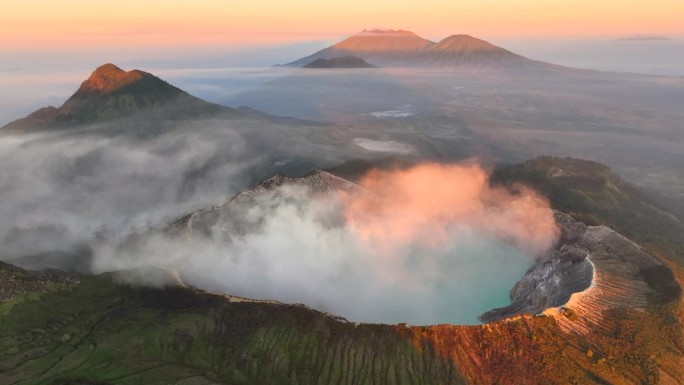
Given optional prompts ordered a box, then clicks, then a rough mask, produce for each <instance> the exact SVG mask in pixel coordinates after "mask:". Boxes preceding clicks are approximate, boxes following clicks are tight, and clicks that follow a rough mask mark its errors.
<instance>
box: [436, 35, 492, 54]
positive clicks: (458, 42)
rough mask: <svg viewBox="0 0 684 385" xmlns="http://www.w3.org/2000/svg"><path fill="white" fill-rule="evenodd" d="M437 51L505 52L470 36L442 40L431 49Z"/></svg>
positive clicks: (456, 36)
mask: <svg viewBox="0 0 684 385" xmlns="http://www.w3.org/2000/svg"><path fill="white" fill-rule="evenodd" d="M430 49H431V50H435V51H458V52H469V51H470V52H473V51H503V50H504V49H503V48H501V47H497V46H495V45H494V44H491V43H489V42H488V41H485V40H482V39H478V38H476V37H473V36H470V35H464V34H459V35H451V36H449V37H446V38H444V39H442V40H441V41H440V42H439V43H437V44H435V45H434V46H432V47H431V48H430Z"/></svg>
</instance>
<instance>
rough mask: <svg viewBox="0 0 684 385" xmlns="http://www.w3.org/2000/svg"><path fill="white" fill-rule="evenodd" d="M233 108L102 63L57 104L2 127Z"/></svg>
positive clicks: (57, 125) (183, 114)
mask: <svg viewBox="0 0 684 385" xmlns="http://www.w3.org/2000/svg"><path fill="white" fill-rule="evenodd" d="M222 111H234V110H232V109H230V108H228V107H222V106H219V105H215V104H212V103H209V102H206V101H204V100H201V99H199V98H196V97H194V96H192V95H190V94H188V93H187V92H185V91H183V90H181V89H179V88H176V87H174V86H172V85H171V84H169V83H167V82H165V81H163V80H161V79H160V78H158V77H156V76H154V75H152V74H150V73H147V72H144V71H140V70H132V71H124V70H122V69H121V68H119V67H117V66H115V65H114V64H109V63H108V64H104V65H102V66H100V67H98V68H97V69H95V71H93V73H92V74H91V75H90V77H89V78H88V79H86V80H85V81H84V82H83V83H81V86H80V87H79V88H78V90H77V91H76V92H75V93H74V94H73V95H72V96H71V97H70V98H69V99H67V101H66V102H64V104H63V105H62V106H61V107H59V108H56V107H44V108H41V109H39V110H38V111H36V112H34V113H32V114H30V115H28V116H27V117H25V118H22V119H19V120H16V121H14V122H11V123H9V124H7V125H6V126H5V127H3V128H5V129H35V128H64V127H72V126H80V125H86V124H93V123H99V122H105V121H109V120H114V119H120V118H127V117H131V116H134V115H136V114H138V113H145V114H149V113H163V116H164V117H165V118H167V119H181V118H185V117H193V116H203V115H208V114H214V113H217V112H222Z"/></svg>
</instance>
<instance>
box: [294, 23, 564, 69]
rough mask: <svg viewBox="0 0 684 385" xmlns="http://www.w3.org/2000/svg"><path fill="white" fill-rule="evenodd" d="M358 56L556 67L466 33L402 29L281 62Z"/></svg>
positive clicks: (441, 64)
mask: <svg viewBox="0 0 684 385" xmlns="http://www.w3.org/2000/svg"><path fill="white" fill-rule="evenodd" d="M340 56H355V57H359V58H361V59H363V60H365V61H367V62H368V63H370V64H372V65H376V66H381V67H428V68H435V67H436V68H460V67H469V68H470V67H474V68H530V69H552V68H556V67H557V66H555V65H553V64H549V63H544V62H539V61H535V60H532V59H528V58H526V57H523V56H520V55H518V54H515V53H513V52H511V51H508V50H506V49H504V48H501V47H498V46H496V45H494V44H491V43H489V42H487V41H485V40H482V39H478V38H476V37H473V36H470V35H467V34H456V35H450V36H448V37H446V38H444V39H442V40H440V41H439V42H433V41H431V40H428V39H424V38H422V37H420V36H419V35H417V34H415V33H413V32H410V31H405V30H391V29H389V30H383V29H376V30H363V31H361V32H359V33H357V34H354V35H352V36H350V37H348V38H346V39H344V40H342V41H340V42H338V43H336V44H334V45H332V46H330V47H327V48H324V49H322V50H320V51H318V52H315V53H313V54H311V55H309V56H305V57H303V58H300V59H297V60H295V61H293V62H290V63H287V64H283V65H282V66H286V67H301V66H303V65H306V64H308V63H310V62H312V61H314V60H316V59H332V58H334V57H340Z"/></svg>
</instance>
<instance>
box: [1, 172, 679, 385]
mask: <svg viewBox="0 0 684 385" xmlns="http://www.w3.org/2000/svg"><path fill="white" fill-rule="evenodd" d="M577 162H578V161H576V160H562V159H552V160H544V159H541V160H537V161H535V162H532V163H529V164H524V165H520V166H516V167H518V168H517V169H516V173H518V174H519V173H522V172H533V171H535V170H536V171H541V170H544V171H545V173H544V175H545V177H544V178H543V180H542V179H540V180H538V183H542V181H543V183H544V184H545V185H546V186H547V188H554V189H555V194H557V195H558V194H561V193H562V192H563V191H567V190H565V188H564V187H563V185H562V184H561V185H556V183H557V182H558V180H557V179H556V178H555V177H553V176H555V175H558V171H559V170H560V171H561V172H568V173H569V172H571V170H572V173H573V175H574V177H575V178H577V180H576V181H575V182H578V181H585V182H586V183H587V184H586V185H583V184H579V185H575V186H576V187H575V190H577V189H579V190H581V191H587V194H591V196H592V197H593V198H594V199H593V201H592V202H601V200H602V199H608V198H610V197H609V196H605V195H603V193H600V192H599V189H597V188H596V187H592V186H594V184H595V183H597V182H596V181H597V180H601V178H604V176H601V174H600V172H601V170H598V172H597V168H596V167H595V166H593V164H590V165H591V166H592V167H586V168H580V167H579V166H578V164H577ZM550 164H553V165H552V166H550ZM500 175H501V177H502V178H503V176H510V175H511V172H510V171H509V170H508V171H507V170H504V171H501V172H500ZM508 181H512V179H508ZM288 183H300V184H301V183H304V184H305V185H307V186H310V187H314V188H316V189H317V191H319V192H320V193H324V194H325V193H326V192H327V191H333V190H335V189H338V188H353V187H352V186H353V184H350V183H349V182H347V181H344V180H343V179H341V178H338V177H335V176H332V175H330V174H327V173H322V172H318V173H314V174H312V175H311V176H310V177H309V178H308V179H307V178H304V179H291V178H287V177H283V176H276V177H274V178H273V179H270V180H268V181H266V182H264V183H263V184H262V185H260V186H258V187H256V188H255V189H254V190H251V192H247V193H244V194H242V195H238V196H237V197H236V198H234V199H233V204H234V203H235V202H236V201H243V202H249V200H250V199H252V197H253V195H254V194H255V193H256V194H258V193H259V192H260V191H265V190H268V189H270V188H271V187H273V186H277V185H283V184H288ZM499 183H501V182H499ZM585 186H588V187H585ZM630 189H631V188H629V187H628V186H621V187H618V191H619V193H620V194H622V195H625V196H627V195H631V194H628V193H627V192H626V191H625V190H630ZM613 193H617V192H613ZM643 199H646V198H643ZM552 200H553V197H552ZM585 203H586V202H585ZM566 204H567V208H568V209H569V210H568V211H577V207H578V206H573V205H575V204H576V202H575V201H572V200H569V201H567V202H566ZM228 206H230V203H229V204H228ZM582 207H583V209H584V210H585V212H587V213H590V212H592V211H593V210H595V208H594V207H591V206H587V205H585V206H582ZM648 207H651V206H648ZM225 210H226V207H217V208H215V209H211V210H207V211H202V212H200V213H198V214H196V215H195V216H188V217H186V218H184V219H182V220H180V221H178V222H177V223H176V225H175V228H177V229H179V230H181V231H182V232H184V233H185V230H183V229H190V230H192V229H191V228H190V227H188V225H190V224H193V223H194V224H197V223H199V222H204V221H208V222H207V223H216V222H215V219H212V218H215V217H216V215H218V214H219V213H221V212H225ZM200 218H201V219H202V220H199V219H200ZM597 218H599V217H597ZM557 219H558V221H559V222H560V224H561V227H562V229H563V237H562V241H561V243H560V244H559V249H558V250H559V251H558V252H557V253H556V254H554V255H553V256H552V257H551V259H546V260H543V261H540V264H539V265H537V267H535V268H533V269H532V270H530V273H529V274H528V275H527V276H526V277H524V278H523V279H522V281H521V282H522V283H520V284H518V285H517V286H516V288H514V290H513V292H512V297H513V301H514V303H516V302H517V301H518V303H519V300H520V299H521V298H523V297H525V295H523V294H529V293H530V291H529V290H527V289H528V288H531V287H532V286H534V289H533V290H532V292H533V293H534V292H535V290H536V293H537V294H532V297H533V298H534V299H539V300H540V301H538V302H536V303H534V305H535V306H533V307H532V308H529V309H526V312H527V311H529V312H532V313H533V314H519V315H515V316H511V317H506V318H503V319H501V320H499V321H493V322H490V323H486V324H484V325H481V326H458V325H436V326H425V327H414V326H410V325H395V326H391V325H370V324H354V323H349V322H345V321H344V320H340V319H339V318H336V317H332V316H329V315H326V314H323V313H320V312H317V311H314V310H311V309H308V308H305V307H302V306H292V305H283V304H278V303H270V302H252V301H249V300H244V299H239V298H235V297H230V296H221V295H215V294H208V293H203V292H201V291H198V290H195V289H192V288H187V287H177V286H173V285H172V286H168V287H166V288H141V287H131V286H129V285H126V284H123V283H121V281H120V277H119V276H118V275H117V274H105V275H99V276H84V277H82V278H81V279H80V281H69V282H63V283H59V284H58V285H52V286H50V289H49V290H46V287H45V286H44V285H42V284H41V285H35V286H32V285H33V284H30V283H29V282H36V280H38V281H39V280H40V278H36V277H35V276H32V275H30V274H29V275H28V278H25V282H27V283H26V284H25V285H23V288H24V289H23V291H24V292H30V295H23V296H12V299H11V300H9V301H6V302H4V304H2V305H0V314H2V315H3V316H2V318H0V329H1V330H2V333H1V335H0V346H1V347H2V348H1V349H0V352H2V353H0V379H2V382H3V383H8V384H12V383H28V384H30V383H54V384H76V383H91V384H100V383H102V384H133V383H140V382H143V383H169V382H174V381H175V383H182V384H204V383H287V384H329V383H344V384H353V383H359V384H374V383H375V384H380V383H396V384H404V383H405V384H415V383H425V384H464V383H467V384H521V383H524V384H568V383H574V384H656V383H660V384H677V383H681V382H682V381H684V372H683V371H682V368H684V362H683V361H684V359H683V357H684V355H683V351H684V338H683V337H684V336H683V335H682V320H683V317H684V312H683V309H682V304H681V294H680V290H679V284H681V282H682V278H683V277H684V271H683V270H682V268H681V265H678V264H675V263H673V262H671V259H668V258H664V257H654V256H653V255H654V250H655V249H651V250H649V253H646V251H645V250H644V249H642V248H640V247H639V246H637V245H636V244H634V243H633V242H631V241H629V240H627V239H626V238H624V237H623V236H621V235H619V234H617V233H615V232H614V231H612V230H610V229H609V228H608V227H605V226H600V225H598V226H586V225H584V224H582V223H580V222H577V221H576V220H575V219H572V218H571V217H570V216H568V215H566V214H560V213H559V214H557ZM599 220H600V219H599ZM605 224H610V223H608V221H606V222H604V225H605ZM653 247H657V245H654V246H653ZM554 259H558V260H559V261H560V262H559V263H555V262H553V261H554ZM587 262H588V263H590V264H591V269H589V266H588V265H587ZM554 263H555V264H556V265H557V266H551V269H549V265H554ZM563 264H568V265H572V264H575V265H576V266H578V267H579V269H576V270H577V271H575V270H573V269H570V270H567V269H560V270H559V269H558V267H559V266H561V265H563ZM0 268H2V270H3V274H6V275H7V276H10V277H17V276H24V275H26V273H24V272H22V271H21V270H19V269H16V268H8V267H7V266H5V265H3V266H0ZM549 271H551V272H553V274H560V275H561V277H559V278H560V281H561V282H563V279H564V278H572V277H571V276H567V277H564V276H563V273H564V272H566V273H569V274H570V273H571V274H570V275H574V274H575V273H577V272H579V273H581V274H580V276H581V277H584V278H586V276H587V273H589V272H593V274H591V275H592V278H593V281H592V283H591V284H590V285H589V287H588V288H586V289H585V288H584V286H585V285H584V283H586V281H584V280H583V279H580V280H579V281H583V282H584V283H583V284H582V285H578V286H576V287H575V286H574V284H572V285H570V286H573V288H572V289H571V290H569V291H575V290H577V292H576V293H574V294H572V295H571V296H570V299H569V301H568V302H567V303H566V304H565V306H562V307H560V308H558V307H557V306H558V305H561V304H562V302H564V301H565V299H564V298H565V297H567V295H566V294H568V292H567V291H562V292H563V295H561V296H558V297H555V298H551V296H548V297H549V300H548V301H546V300H542V299H543V298H544V295H538V294H539V293H542V294H543V293H544V291H543V290H542V289H543V288H542V286H544V283H545V282H549V281H548V280H547V279H546V278H548V277H549V276H550V275H548V274H546V272H549ZM540 273H542V274H540ZM553 274H552V275H553ZM534 277H537V278H539V277H542V279H541V280H538V279H534ZM530 278H533V279H530ZM14 280H16V278H11V279H10V281H14ZM6 281H7V280H3V282H6ZM551 281H553V280H551ZM570 281H571V283H573V282H575V281H574V280H572V279H570ZM59 282H62V281H59ZM561 286H563V285H561ZM12 287H13V286H4V285H3V286H0V292H1V293H3V294H4V293H5V291H6V290H14V289H12ZM540 290H542V291H540ZM3 298H7V296H6V295H4V296H3ZM547 306H551V307H550V308H549V309H547V310H546V311H543V312H541V313H539V311H540V309H542V308H545V307H547ZM510 310H513V311H512V312H517V310H520V308H516V309H509V311H508V313H507V314H510V313H511V311H510ZM499 315H500V316H502V314H499Z"/></svg>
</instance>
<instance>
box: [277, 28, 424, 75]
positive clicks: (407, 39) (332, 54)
mask: <svg viewBox="0 0 684 385" xmlns="http://www.w3.org/2000/svg"><path fill="white" fill-rule="evenodd" d="M434 44H435V43H434V42H431V41H430V40H427V39H423V38H422V37H420V36H418V35H416V34H415V33H413V32H409V31H403V30H391V29H373V30H363V31H361V32H359V33H357V34H355V35H353V36H350V37H348V38H346V39H344V40H343V41H341V42H339V43H337V44H335V45H333V46H330V47H328V48H325V49H322V50H320V51H318V52H316V53H314V54H312V55H309V56H307V57H304V58H301V59H299V60H296V61H294V62H291V63H288V64H285V65H286V66H289V67H302V66H305V65H307V64H309V63H311V62H313V61H315V60H316V59H333V58H336V57H342V56H354V57H358V58H361V59H363V60H365V61H367V62H368V63H370V64H372V65H376V66H386V65H388V64H391V63H395V62H398V61H401V60H402V58H405V57H407V56H411V55H413V54H415V53H416V52H419V51H421V50H424V49H426V48H428V47H430V46H432V45H434Z"/></svg>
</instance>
